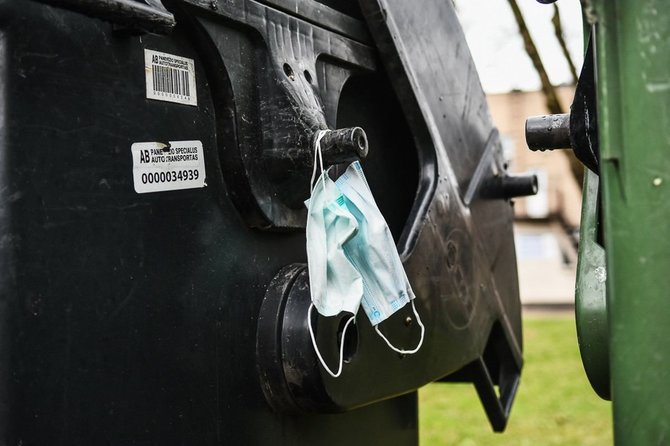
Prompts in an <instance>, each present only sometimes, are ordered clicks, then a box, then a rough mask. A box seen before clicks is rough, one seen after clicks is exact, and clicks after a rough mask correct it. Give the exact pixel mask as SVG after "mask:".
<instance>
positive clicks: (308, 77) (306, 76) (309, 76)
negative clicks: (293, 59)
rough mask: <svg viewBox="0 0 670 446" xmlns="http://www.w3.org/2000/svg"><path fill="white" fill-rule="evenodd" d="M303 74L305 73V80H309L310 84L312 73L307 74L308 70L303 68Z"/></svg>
mask: <svg viewBox="0 0 670 446" xmlns="http://www.w3.org/2000/svg"><path fill="white" fill-rule="evenodd" d="M303 74H304V75H305V79H306V80H307V82H309V83H310V84H311V83H312V75H311V74H309V71H307V70H305V72H304V73H303Z"/></svg>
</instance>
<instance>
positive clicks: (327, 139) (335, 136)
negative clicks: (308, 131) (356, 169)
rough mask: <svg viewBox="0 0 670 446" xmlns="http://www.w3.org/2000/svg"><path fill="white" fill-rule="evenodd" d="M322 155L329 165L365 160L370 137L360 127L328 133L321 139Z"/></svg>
mask: <svg viewBox="0 0 670 446" xmlns="http://www.w3.org/2000/svg"><path fill="white" fill-rule="evenodd" d="M314 137H315V138H316V134H315V135H314ZM321 153H322V154H323V162H324V163H325V164H327V165H328V164H338V163H344V162H347V161H353V160H356V159H363V158H365V157H366V156H368V137H367V135H366V134H365V131H364V130H363V129H362V128H360V127H349V128H344V129H338V130H331V131H328V132H327V133H326V134H325V135H323V137H322V138H321Z"/></svg>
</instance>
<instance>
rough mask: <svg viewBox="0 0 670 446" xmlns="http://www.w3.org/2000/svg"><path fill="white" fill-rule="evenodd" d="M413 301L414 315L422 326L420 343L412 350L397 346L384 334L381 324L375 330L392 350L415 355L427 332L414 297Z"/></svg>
mask: <svg viewBox="0 0 670 446" xmlns="http://www.w3.org/2000/svg"><path fill="white" fill-rule="evenodd" d="M411 303H412V311H413V312H414V316H415V317H416V322H417V323H418V324H419V327H421V339H420V340H419V343H418V344H417V346H416V347H414V348H413V349H412V350H401V349H399V348H397V347H395V346H394V345H393V344H391V342H390V341H389V340H388V339H387V338H386V336H384V335H383V334H382V332H381V331H380V330H379V324H377V325H375V331H376V332H377V334H378V335H379V336H380V337H381V338H382V339H383V340H384V341H385V342H386V345H388V346H389V348H390V349H391V350H393V351H394V352H397V353H400V354H401V355H413V354H414V353H416V352H418V351H419V349H420V348H421V346H422V345H423V336H424V334H426V327H424V326H423V322H421V318H420V317H419V313H417V312H416V307H415V306H414V299H412V301H411Z"/></svg>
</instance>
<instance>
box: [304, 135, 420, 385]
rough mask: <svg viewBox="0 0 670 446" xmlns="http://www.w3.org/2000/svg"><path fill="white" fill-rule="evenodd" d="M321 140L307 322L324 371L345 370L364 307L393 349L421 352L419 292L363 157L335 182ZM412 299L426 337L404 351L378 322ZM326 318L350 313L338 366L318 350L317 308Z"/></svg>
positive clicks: (310, 231)
mask: <svg viewBox="0 0 670 446" xmlns="http://www.w3.org/2000/svg"><path fill="white" fill-rule="evenodd" d="M326 132H327V131H320V132H319V134H318V135H317V138H316V144H315V152H314V171H313V173H312V180H311V182H310V185H312V184H314V179H315V177H316V171H317V160H318V166H320V168H321V175H320V176H319V178H317V179H316V184H314V187H313V188H312V193H311V197H310V199H309V200H308V202H307V207H308V216H307V229H306V234H307V263H308V270H309V279H310V292H311V298H312V304H311V305H310V307H309V311H308V315H307V321H308V326H309V331H310V336H311V338H312V344H313V346H314V350H315V352H316V354H317V357H318V358H319V360H320V361H321V365H322V366H323V367H324V369H325V370H326V371H327V372H328V373H329V374H330V375H331V376H333V377H335V378H336V377H338V376H340V374H341V373H342V365H343V353H344V351H343V349H344V339H345V335H346V330H347V329H348V328H349V325H350V324H351V323H352V322H354V321H355V317H356V313H357V312H358V308H359V307H360V306H361V305H362V306H363V310H364V311H365V313H366V314H367V316H368V318H369V319H370V322H371V323H372V325H373V326H374V327H375V331H376V332H377V334H379V336H381V338H382V339H383V340H384V341H385V342H386V344H387V345H388V346H389V348H391V349H392V350H394V351H396V352H398V353H402V354H413V353H416V352H417V351H418V350H419V349H420V348H421V344H422V343H423V338H424V333H425V328H424V326H423V324H422V322H421V318H420V317H419V315H418V313H417V311H416V308H415V307H414V302H413V299H414V297H415V296H414V293H413V292H412V288H411V286H410V284H409V281H408V280H407V275H406V274H405V270H404V268H403V266H402V262H401V261H400V256H399V255H398V251H397V249H396V246H395V243H394V241H393V237H392V236H391V232H390V230H389V228H388V225H387V224H386V220H385V219H384V217H383V216H382V214H381V212H380V211H379V208H378V207H377V204H376V203H375V200H374V198H373V196H372V192H371V191H370V188H369V186H368V184H367V181H366V179H365V176H364V175H363V170H362V168H361V165H360V163H359V162H358V161H356V162H354V163H352V164H351V165H350V166H349V167H348V168H347V170H346V172H345V173H344V174H343V175H342V176H341V177H340V178H339V179H338V180H337V181H336V182H333V181H332V180H331V179H330V176H329V175H328V172H327V171H324V169H323V158H322V155H321V145H320V140H321V138H322V137H323V135H324V134H325V133H326ZM408 302H411V305H412V309H413V311H414V314H415V316H416V318H417V322H418V324H419V326H420V327H421V339H420V340H419V343H418V344H417V346H416V347H415V348H413V349H411V350H403V349H399V348H397V347H395V346H393V345H392V344H391V342H390V341H389V340H388V339H387V338H386V337H385V336H384V335H383V334H382V332H381V331H380V330H379V324H380V323H381V322H383V321H384V320H386V319H387V318H388V317H389V316H391V315H392V314H393V313H395V312H396V311H398V310H399V309H401V308H402V307H404V306H405V305H406V304H407V303H408ZM314 307H316V309H317V311H318V313H319V314H321V315H322V316H326V317H328V316H335V315H337V314H339V313H341V312H348V313H351V314H352V316H351V318H350V319H349V320H348V321H347V323H346V325H345V327H344V331H343V333H342V341H341V345H340V359H339V365H338V370H337V371H336V372H333V371H331V370H330V368H328V366H327V365H326V364H325V361H324V360H323V357H322V356H321V353H320V352H319V349H318V346H317V344H316V340H315V337H314V331H313V329H312V322H311V315H312V309H313V308H314Z"/></svg>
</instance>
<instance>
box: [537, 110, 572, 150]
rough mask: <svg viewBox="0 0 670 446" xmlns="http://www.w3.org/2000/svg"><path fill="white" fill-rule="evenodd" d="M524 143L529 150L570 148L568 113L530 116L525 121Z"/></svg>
mask: <svg viewBox="0 0 670 446" xmlns="http://www.w3.org/2000/svg"><path fill="white" fill-rule="evenodd" d="M526 143H527V144H528V147H529V148H530V150H541V151H544V150H554V149H569V148H571V146H570V113H563V114H558V115H544V116H532V117H530V118H528V119H526Z"/></svg>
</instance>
